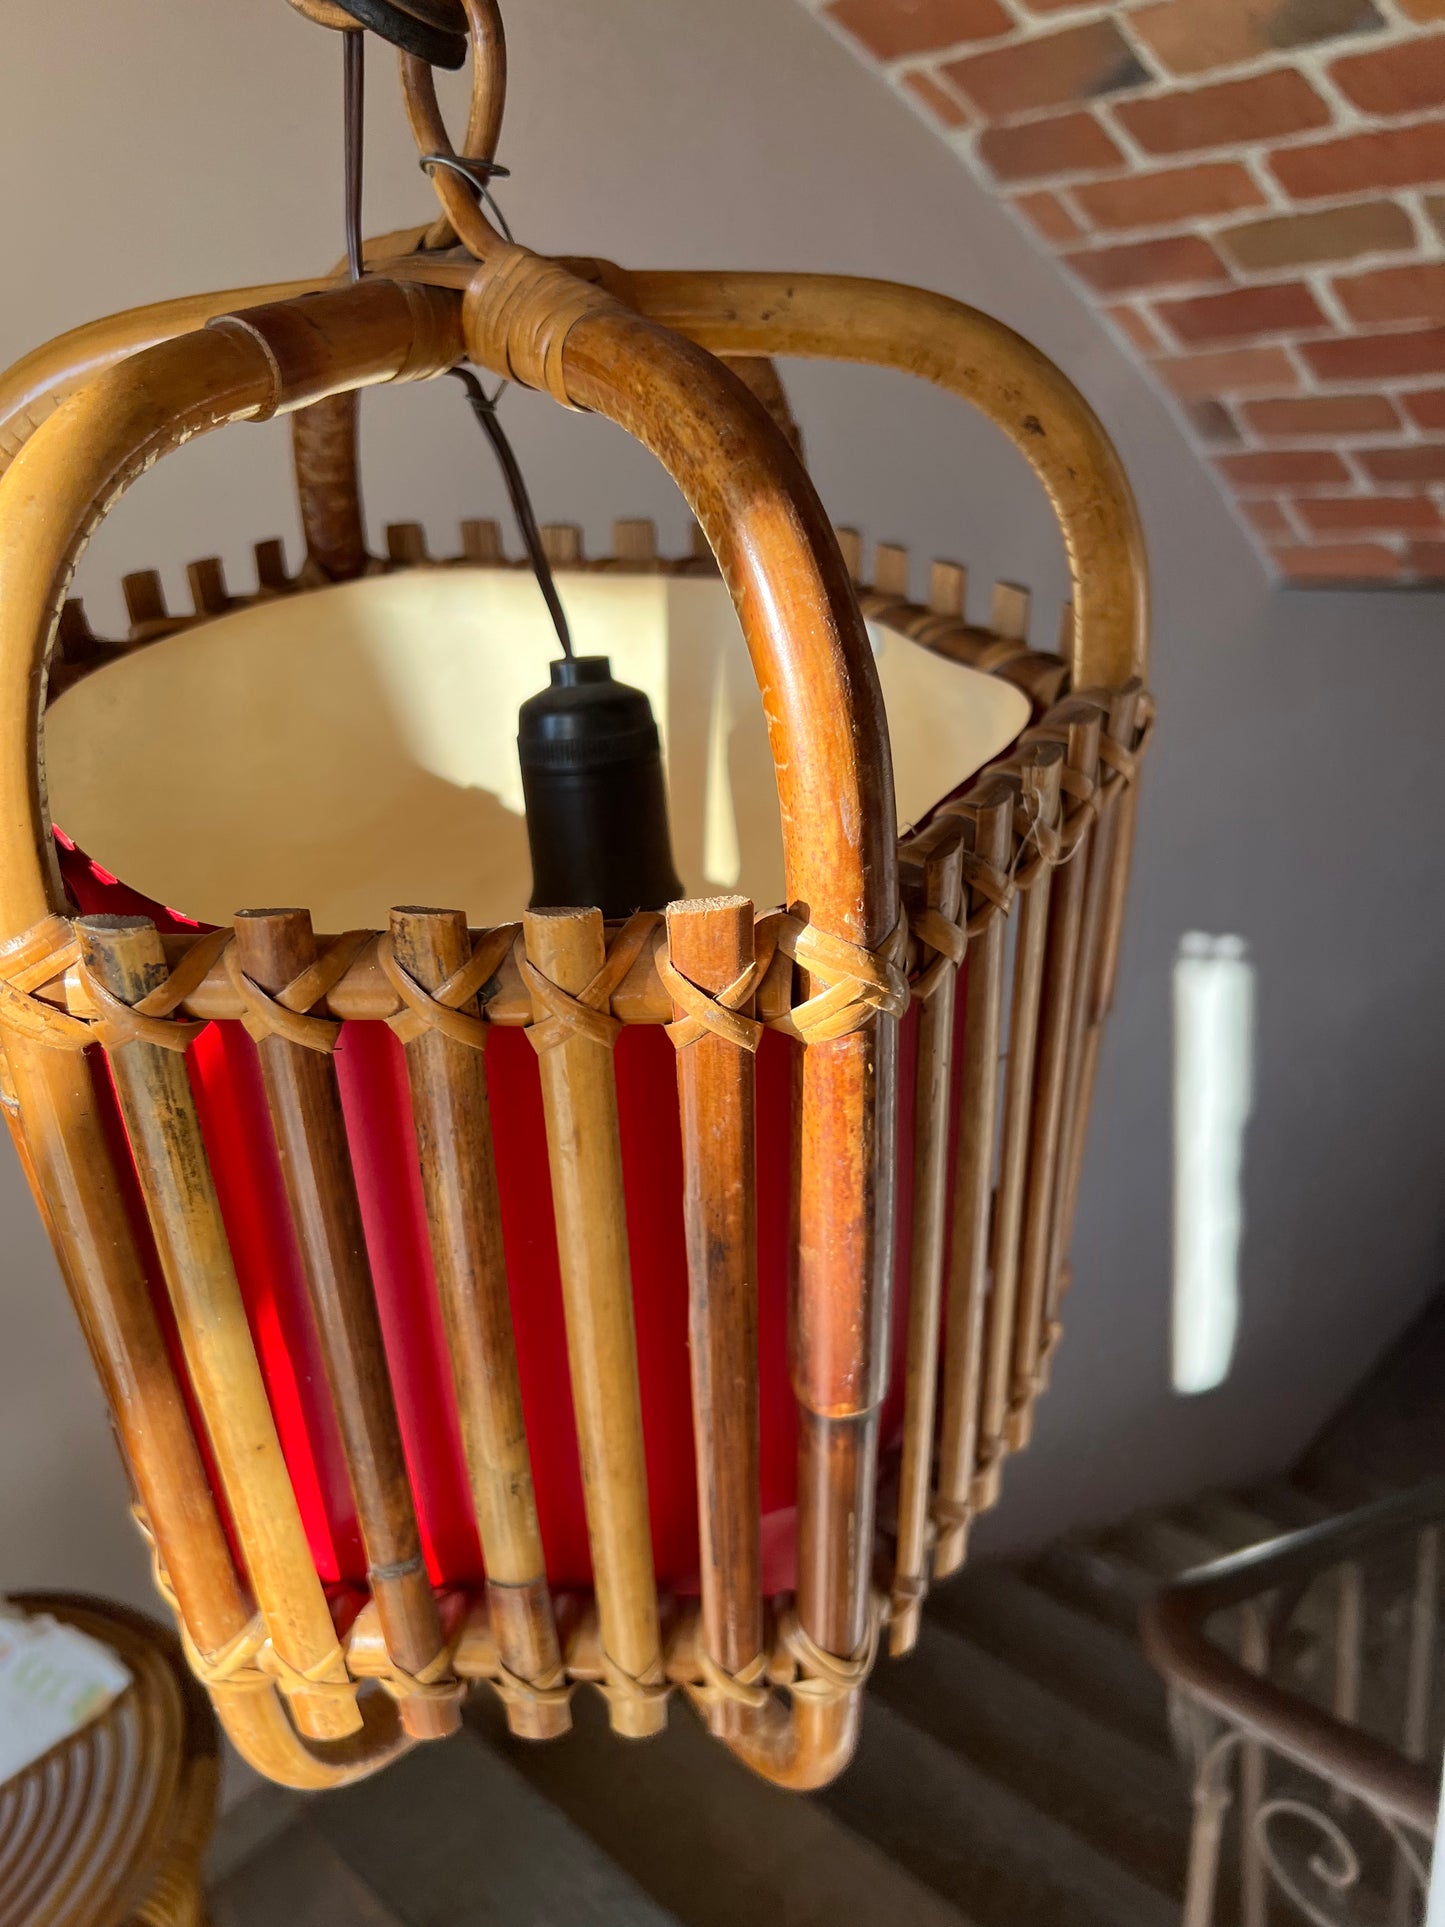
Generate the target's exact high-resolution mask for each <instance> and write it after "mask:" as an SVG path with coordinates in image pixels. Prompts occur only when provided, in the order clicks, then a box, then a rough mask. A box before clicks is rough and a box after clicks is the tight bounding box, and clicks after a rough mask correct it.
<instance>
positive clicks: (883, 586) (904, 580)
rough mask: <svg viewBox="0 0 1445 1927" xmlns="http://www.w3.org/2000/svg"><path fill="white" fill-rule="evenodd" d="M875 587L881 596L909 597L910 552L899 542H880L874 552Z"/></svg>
mask: <svg viewBox="0 0 1445 1927" xmlns="http://www.w3.org/2000/svg"><path fill="white" fill-rule="evenodd" d="M873 587H874V588H875V589H876V590H877V592H878V594H879V595H891V596H901V597H902V598H903V599H904V600H905V601H906V600H907V597H908V551H907V549H906V548H904V547H903V545H902V544H901V543H899V542H880V543H879V544H878V546H877V547H876V548H875V549H874V551H873Z"/></svg>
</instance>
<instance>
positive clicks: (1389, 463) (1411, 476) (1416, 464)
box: [1355, 442, 1445, 482]
mask: <svg viewBox="0 0 1445 1927" xmlns="http://www.w3.org/2000/svg"><path fill="white" fill-rule="evenodd" d="M1355 459H1356V461H1357V462H1358V463H1359V464H1360V466H1361V468H1363V469H1364V471H1365V473H1366V474H1367V475H1368V476H1369V477H1370V480H1371V481H1373V482H1445V442H1415V443H1411V444H1409V445H1407V446H1406V447H1404V448H1361V449H1357V450H1356V451H1355Z"/></svg>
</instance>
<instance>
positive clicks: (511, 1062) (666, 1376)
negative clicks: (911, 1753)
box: [57, 832, 963, 1593]
mask: <svg viewBox="0 0 1445 1927" xmlns="http://www.w3.org/2000/svg"><path fill="white" fill-rule="evenodd" d="M57 843H58V845H59V856H60V863H61V870H62V873H63V875H64V879H65V884H66V888H67V890H68V891H69V893H70V895H71V897H72V898H73V900H74V902H75V904H76V905H77V907H78V908H79V909H80V910H81V911H82V912H92V911H102V912H111V913H123V914H131V915H144V916H148V917H151V918H153V919H154V921H155V922H156V924H157V925H158V927H159V928H161V929H162V930H188V929H196V928H198V927H200V926H197V925H196V924H194V923H192V922H191V921H190V920H189V919H187V918H184V917H182V916H180V915H179V914H177V913H176V912H173V911H169V910H166V909H164V908H162V907H161V906H160V905H157V904H155V903H152V902H150V901H149V900H148V899H146V898H144V897H141V896H139V895H138V894H137V893H136V892H135V891H132V890H129V889H128V888H127V887H126V886H125V885H124V884H122V883H120V882H119V881H117V879H115V878H114V877H112V876H110V875H109V873H108V872H106V871H104V870H102V869H101V868H100V867H99V866H98V865H96V864H94V863H92V862H91V861H90V860H89V859H88V858H87V857H85V856H84V854H83V853H82V852H81V851H79V850H77V849H76V848H75V847H74V845H73V844H71V843H69V841H68V839H65V838H63V837H62V836H61V835H60V833H59V832H57ZM962 1005H963V998H962V996H960V998H959V1008H960V1023H961V1021H962ZM959 1042H960V1045H961V1034H960V1038H959ZM916 1045H917V1023H916V1018H915V1017H914V1016H913V1015H912V1014H910V1016H909V1017H908V1018H907V1019H905V1021H904V1023H903V1026H902V1038H901V1056H900V1075H899V1142H898V1159H897V1170H898V1224H899V1234H898V1248H897V1274H896V1284H897V1288H896V1290H895V1294H894V1347H893V1350H894V1369H893V1373H892V1380H891V1385H890V1392H889V1397H888V1401H887V1404H886V1405H885V1408H884V1413H883V1428H882V1429H883V1438H884V1440H885V1442H888V1441H893V1440H896V1437H897V1434H898V1430H899V1426H900V1423H901V1417H902V1398H903V1372H902V1369H901V1360H902V1355H903V1342H902V1341H903V1334H904V1331H905V1329H906V1322H907V1296H908V1258H909V1230H910V1216H911V1200H912V1168H913V1159H912V1139H913V1089H914V1076H915V1058H916ZM797 1049H798V1046H796V1045H793V1044H791V1043H789V1042H788V1041H787V1040H786V1039H784V1038H782V1037H779V1036H777V1035H775V1034H768V1035H766V1036H765V1037H764V1039H763V1042H762V1048H761V1049H760V1051H759V1053H758V1058H757V1080H758V1084H757V1089H758V1132H757V1139H758V1157H757V1187H758V1189H757V1205H758V1290H759V1306H758V1390H759V1408H760V1416H761V1494H760V1497H761V1505H762V1513H763V1549H764V1562H763V1563H764V1586H765V1589H766V1590H767V1591H768V1592H769V1593H776V1592H781V1591H786V1590H788V1589H790V1588H791V1587H792V1585H793V1583H794V1578H795V1569H796V1547H795V1536H796V1535H795V1532H794V1529H793V1526H794V1505H795V1500H796V1491H797V1472H796V1466H797V1414H796V1408H795V1405H794V1401H793V1396H792V1391H791V1386H790V1379H789V1372H788V1343H789V1334H788V1273H789V1262H790V1246H791V1177H790V1174H791V1168H792V1162H793V1115H792V1113H793V1058H794V1055H795V1053H796V1051H797ZM961 1055H962V1053H961V1048H960V1049H959V1050H958V1051H956V1052H955V1101H954V1107H953V1109H954V1118H955V1121H956V1116H957V1080H958V1076H959V1069H958V1066H959V1060H960V1058H961ZM486 1058H487V1077H488V1085H489V1102H490V1108H491V1114H492V1121H493V1127H494V1139H495V1146H496V1161H497V1179H498V1186H499V1191H500V1198H501V1217H502V1238H503V1244H504V1247H505V1251H506V1257H507V1270H508V1280H509V1285H510V1290H511V1300H512V1315H513V1321H514V1325H515V1331H516V1346H517V1360H518V1368H519V1372H520V1376H521V1384H522V1399H523V1407H524V1412H525V1416H526V1421H527V1433H528V1442H529V1445H530V1448H531V1454H532V1464H533V1474H534V1480H535V1485H536V1491H537V1502H538V1508H539V1513H540V1519H541V1527H542V1536H543V1542H544V1546H545V1549H546V1555H547V1570H548V1576H549V1578H550V1579H551V1581H552V1583H553V1584H554V1585H558V1586H563V1587H567V1586H581V1585H586V1584H588V1583H590V1580H591V1572H592V1566H591V1557H590V1553H589V1548H588V1540H587V1525H586V1514H585V1511H584V1507H583V1497H582V1478H581V1470H580V1465H579V1461H578V1453H577V1439H576V1430H575V1424H574V1419H573V1411H572V1399H571V1391H570V1385H569V1379H568V1370H567V1347H566V1329H565V1322H564V1318H563V1310H562V1293H561V1280H560V1275H559V1270H558V1261H557V1247H556V1236H555V1228H554V1220H553V1215H552V1199H551V1182H550V1176H549V1172H548V1164H547V1148H546V1133H545V1128H544V1123H543V1114H542V1098H541V1084H540V1078H539V1075H538V1065H537V1059H536V1054H535V1052H534V1051H533V1049H532V1047H531V1045H530V1043H529V1041H528V1039H527V1037H526V1035H525V1033H524V1032H522V1031H520V1030H510V1029H504V1028H502V1027H500V1026H498V1027H496V1028H494V1029H493V1030H492V1032H491V1033H490V1035H489V1038H488V1042H487V1052H486ZM335 1062H336V1068H337V1074H338V1078H339V1080H340V1085H341V1093H342V1103H343V1108H344V1112H345V1118H346V1129H347V1137H348V1141H349V1144H350V1149H351V1158H352V1166H353V1169H354V1172H355V1176H356V1184H357V1190H358V1194H359V1197H360V1201H361V1208H362V1217H363V1222H364V1226H365V1234H366V1242H367V1250H368V1254H369V1257H370V1262H371V1268H372V1276H373V1280H374V1283H375V1288H376V1296H377V1302H378V1306H379V1309H380V1314H381V1322H382V1329H383V1334H384V1339H385V1345H386V1352H387V1359H388V1363H389V1366H390V1371H391V1378H392V1385H393V1388H394V1392H395V1396H396V1402H397V1409H398V1414H399V1417H400V1422H401V1430H402V1438H403V1444H404V1448H405V1451H406V1456H407V1463H408V1467H409V1470H410V1474H411V1481H412V1486H413V1490H414V1493H415V1499H416V1506H417V1513H418V1519H419V1522H420V1527H421V1533H422V1541H423V1546H424V1550H425V1554H426V1559H427V1564H428V1567H429V1570H430V1572H431V1576H432V1578H433V1580H434V1582H436V1583H437V1584H438V1585H444V1586H448V1587H466V1586H474V1585H475V1584H476V1583H477V1582H478V1581H480V1579H481V1578H482V1577H483V1564H482V1555H481V1547H480V1544H479V1542H478V1537H477V1529H476V1522H475V1517H474V1514H473V1510H472V1505H471V1499H470V1493H469V1489H468V1483H467V1476H466V1466H465V1461H464V1458H463V1454H462V1445H461V1434H460V1426H459V1423H458V1418H457V1412H456V1402H455V1397H454V1393H453V1388H452V1381H451V1371H450V1363H449V1359H448V1355H447V1349H446V1342H445V1336H444V1333H443V1329H442V1323H441V1316H440V1310H439V1307H438V1304H437V1298H436V1290H435V1282H434V1278H433V1274H432V1267H431V1257H430V1251H429V1244H428V1236H427V1224H426V1212H425V1206H424V1203H423V1199H422V1192H421V1181H420V1175H419V1171H418V1163H417V1153H416V1143H415V1137H414V1134H413V1129H412V1118H411V1104H410V1098H409V1094H408V1090H407V1082H406V1071H405V1062H404V1056H403V1052H402V1049H401V1046H400V1045H399V1044H398V1043H397V1041H396V1039H395V1038H394V1037H393V1036H392V1034H391V1032H390V1030H389V1029H388V1028H387V1026H386V1025H384V1024H380V1023H347V1024H346V1025H344V1026H343V1029H342V1034H341V1039H340V1042H339V1044H338V1047H337V1051H336V1058H335ZM187 1063H188V1065H189V1068H190V1075H191V1083H192V1087H193V1089H194V1091H195V1094H196V1102H197V1109H198V1113H199V1116H200V1121H201V1129H202V1133H203V1136H204V1138H205V1142H206V1147H207V1151H208V1154H209V1157H210V1162H211V1168H212V1172H213V1174H214V1177H215V1181H216V1188H217V1193H218V1196H219V1199H220V1205H221V1212H222V1216H223V1218H224V1221H225V1225H226V1230H227V1234H228V1236H229V1239H230V1243H231V1250H232V1254H233V1257H234V1260H235V1266H236V1273H237V1278H238V1280H239V1283H240V1288H241V1293H242V1296H243V1299H244V1301H245V1305H246V1312H247V1316H248V1319H249V1321H250V1325H251V1330H252V1333H253V1336H254V1339H255V1344H256V1351H257V1356H258V1358H259V1360H260V1364H261V1370H262V1374H263V1376H264V1379H265V1383H266V1388H267V1392H268V1395H269V1397H270V1401H271V1407H272V1410H273V1412H274V1414H275V1418H276V1426H277V1432H278V1435H279V1437H280V1441H281V1447H282V1451H283V1453H284V1455H285V1459H286V1463H287V1466H288V1468H289V1470H290V1473H291V1479H292V1484H293V1486H294V1489H295V1492H296V1497H297V1502H298V1505H299V1507H300V1510H301V1515H302V1519H303V1522H304V1524H305V1528H306V1533H307V1538H308V1541H309V1544H310V1547H311V1551H312V1554H313V1556H314V1558H315V1561H316V1566H317V1571H318V1573H319V1574H320V1575H321V1577H322V1579H323V1580H324V1581H326V1582H327V1583H328V1585H331V1586H333V1587H341V1588H344V1589H346V1590H348V1591H349V1590H350V1589H351V1588H352V1587H359V1586H362V1585H364V1583H365V1578H366V1560H365V1553H364V1550H363V1547H362V1544H361V1536H360V1532H359V1530H358V1526H357V1519H356V1508H355V1503H354V1501H353V1498H352V1494H351V1488H350V1482H349V1480H348V1477H347V1472H346V1465H345V1460H344V1456H343V1453H342V1448H341V1440H340V1436H339V1433H338V1431H337V1427H336V1421H335V1417H334V1414H333V1411H332V1408H331V1400H330V1395H329V1392H328V1389H327V1385H326V1379H325V1373H324V1369H323V1366H322V1361H321V1355H320V1348H319V1344H318V1342H317V1337H316V1332H315V1327H314V1323H313V1320H312V1315H311V1309H310V1305H309V1302H308V1299H307V1293H306V1284H305V1278H304V1275H303V1272H302V1268H301V1260H300V1254H299V1251H298V1249H297V1246H296V1240H295V1236H294V1233H293V1231H292V1227H291V1222H290V1216H289V1212H288V1209H287V1205H286V1198H285V1192H284V1188H283V1185H282V1179H281V1170H280V1162H279V1158H278V1155H277V1152H276V1148H275V1144H274V1140H273V1138H272V1135H271V1128H270V1120H269V1117H268V1114H267V1108H266V1100H265V1093H264V1091H263V1089H262V1084H261V1076H260V1066H259V1063H258V1060H257V1055H256V1049H255V1046H254V1044H253V1043H252V1041H251V1039H250V1038H249V1037H248V1036H247V1034H246V1032H245V1031H244V1029H243V1028H242V1027H241V1025H240V1024H239V1023H232V1022H224V1023H216V1024H212V1025H210V1026H209V1027H208V1028H207V1029H206V1030H205V1031H204V1032H203V1033H202V1034H201V1036H200V1037H199V1038H198V1039H197V1041H196V1043H195V1044H194V1045H193V1047H192V1048H191V1050H190V1052H189V1053H188V1056H187ZM616 1071H617V1099H618V1113H619V1121H620V1125H621V1137H622V1152H623V1179H624V1189H625V1194H626V1207H627V1222H628V1235H629V1242H630V1247H631V1257H632V1283H633V1302H634V1309H635V1315H636V1326H637V1356H638V1372H639V1378H640V1381H641V1390H642V1408H643V1428H644V1435H645V1444H646V1455H647V1478H648V1495H649V1504H650V1511H651V1519H652V1537H653V1553H654V1558H655V1561H656V1565H657V1571H658V1575H659V1582H660V1583H661V1584H662V1585H663V1586H664V1587H665V1588H667V1589H669V1590H672V1591H674V1592H681V1593H691V1592H696V1590H697V1584H698V1581H697V1572H698V1528H697V1468H696V1458H695V1452H694V1442H693V1431H692V1406H691V1390H690V1381H689V1370H688V1342H687V1321H688V1308H687V1298H688V1285H687V1257H686V1242H685V1234H684V1225H683V1202H682V1201H683V1169H682V1144H681V1129H680V1123H679V1118H678V1106H677V1083H676V1057H675V1052H674V1049H673V1046H672V1043H671V1040H670V1039H669V1038H668V1036H667V1035H666V1033H665V1032H664V1031H663V1030H662V1029H661V1028H657V1027H653V1026H632V1027H629V1028H628V1029H627V1030H626V1031H624V1033H623V1035H622V1037H621V1039H620V1040H619V1043H618V1046H617V1050H616ZM98 1082H101V1083H105V1082H107V1080H106V1079H105V1077H104V1072H103V1071H102V1072H101V1073H100V1075H99V1078H98ZM105 1095H106V1097H107V1099H108V1100H109V1101H108V1103H107V1111H108V1115H109V1117H110V1122H111V1128H112V1131H113V1133H114V1134H115V1138H116V1142H117V1143H118V1144H124V1133H123V1128H122V1126H121V1124H120V1120H119V1117H118V1114H116V1112H115V1107H114V1102H113V1098H112V1097H111V1095H110V1093H109V1092H108V1090H107V1091H106V1092H105ZM127 1148H128V1147H127ZM127 1162H128V1159H127ZM132 1190H133V1193H134V1194H133V1196H132V1215H133V1216H134V1217H135V1218H136V1222H137V1235H138V1237H139V1239H140V1248H141V1251H142V1254H143V1256H144V1258H145V1261H146V1264H147V1267H148V1274H149V1276H150V1279H151V1283H152V1292H153V1295H154V1297H155V1301H156V1304H157V1307H158V1309H159V1310H160V1312H161V1315H162V1318H163V1321H164V1323H165V1326H166V1329H167V1330H168V1331H169V1332H170V1334H171V1339H172V1349H173V1354H174V1356H175V1358H176V1361H177V1367H178V1370H179V1371H180V1372H181V1375H182V1378H183V1379H184V1366H183V1363H182V1361H181V1357H180V1350H179V1345H178V1343H177V1342H176V1340H175V1334H174V1322H173V1320H172V1318H171V1316H170V1310H169V1306H168V1304H167V1302H166V1293H165V1289H164V1284H163V1281H162V1279H161V1274H160V1268H159V1264H158V1262H157V1260H156V1257H155V1250H154V1244H153V1242H152V1240H151V1237H150V1233H149V1229H148V1227H147V1226H146V1224H145V1221H144V1212H143V1209H142V1208H141V1206H140V1202H139V1195H138V1191H135V1190H134V1187H132ZM194 1417H195V1413H194V1405H193V1419H194ZM197 1434H198V1437H202V1436H203V1434H202V1432H201V1429H200V1427H199V1425H197ZM212 1483H213V1485H214V1484H215V1480H214V1475H213V1480H212Z"/></svg>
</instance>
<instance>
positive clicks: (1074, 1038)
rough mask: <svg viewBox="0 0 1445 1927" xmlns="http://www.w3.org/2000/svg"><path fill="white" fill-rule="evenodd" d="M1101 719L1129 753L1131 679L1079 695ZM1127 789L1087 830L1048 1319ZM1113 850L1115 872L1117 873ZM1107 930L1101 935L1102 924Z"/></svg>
mask: <svg viewBox="0 0 1445 1927" xmlns="http://www.w3.org/2000/svg"><path fill="white" fill-rule="evenodd" d="M1084 695H1085V698H1086V699H1087V700H1088V701H1091V702H1092V703H1093V704H1094V706H1095V707H1096V708H1098V709H1099V710H1100V711H1101V713H1102V715H1103V719H1104V720H1103V733H1104V735H1105V736H1106V737H1107V738H1108V740H1109V741H1110V742H1113V743H1116V744H1118V745H1119V746H1120V747H1121V748H1123V749H1126V750H1128V749H1132V748H1133V746H1134V741H1135V737H1136V735H1137V733H1138V717H1139V706H1140V703H1141V701H1142V698H1143V685H1142V684H1141V683H1140V682H1139V681H1138V680H1137V678H1136V679H1134V680H1132V681H1130V682H1128V683H1126V684H1125V685H1124V687H1123V688H1122V689H1118V690H1112V691H1104V690H1101V691H1097V692H1092V691H1090V692H1084ZM1137 788H1138V785H1137V784H1134V783H1131V784H1129V785H1128V786H1127V787H1126V788H1125V789H1124V790H1123V792H1122V794H1117V793H1116V795H1115V797H1114V800H1113V801H1112V803H1111V804H1110V805H1109V806H1108V807H1107V808H1106V809H1105V810H1104V812H1103V814H1102V815H1101V816H1100V818H1099V820H1098V822H1097V824H1096V825H1095V826H1094V833H1093V839H1092V848H1091V850H1090V853H1089V875H1088V879H1087V883H1086V887H1085V892H1084V910H1083V919H1082V927H1081V930H1080V936H1079V968H1078V976H1077V981H1076V983H1075V990H1074V1013H1073V1023H1072V1027H1071V1033H1070V1037H1069V1046H1068V1069H1067V1072H1066V1075H1065V1081H1064V1116H1063V1136H1062V1142H1061V1146H1060V1152H1059V1194H1058V1201H1057V1203H1056V1205H1055V1208H1054V1231H1053V1238H1052V1246H1051V1250H1050V1254H1049V1306H1050V1315H1052V1314H1053V1313H1054V1312H1055V1311H1056V1310H1057V1308H1058V1303H1059V1299H1060V1297H1061V1295H1062V1291H1063V1283H1064V1277H1065V1266H1066V1264H1067V1262H1068V1254H1069V1240H1070V1237H1071V1236H1072V1232H1073V1223H1074V1210H1075V1207H1076V1205H1077V1202H1078V1192H1079V1178H1080V1174H1081V1171H1082V1169H1083V1161H1084V1138H1085V1135H1086V1132H1087V1130H1088V1119H1089V1108H1090V1105H1091V1103H1092V1100H1093V1090H1094V1072H1095V1068H1096V1066H1097V1063H1098V1051H1099V1040H1100V1035H1101V1032H1102V1028H1103V1024H1104V1020H1105V1018H1106V1017H1107V1015H1108V1008H1109V1003H1110V1001H1111V1000H1112V997H1113V968H1114V960H1115V958H1116V957H1117V955H1118V935H1117V927H1118V922H1119V919H1120V918H1122V915H1123V909H1124V898H1125V895H1126V892H1127V882H1128V856H1127V851H1128V846H1129V843H1130V842H1131V841H1132V837H1133V816H1134V806H1133V801H1132V799H1133V797H1134V794H1135V791H1136V790H1137ZM1121 845H1122V848H1123V850H1124V856H1123V858H1122V863H1123V873H1122V876H1121V875H1120V865H1121V857H1120V850H1121ZM1111 922H1112V923H1113V925H1114V931H1113V933H1112V934H1109V933H1108V932H1107V930H1106V926H1107V925H1109V924H1110V923H1111Z"/></svg>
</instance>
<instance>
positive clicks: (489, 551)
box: [461, 516, 507, 568]
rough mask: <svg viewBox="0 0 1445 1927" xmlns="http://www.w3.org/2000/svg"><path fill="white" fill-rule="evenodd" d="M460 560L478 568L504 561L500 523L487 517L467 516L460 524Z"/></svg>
mask: <svg viewBox="0 0 1445 1927" xmlns="http://www.w3.org/2000/svg"><path fill="white" fill-rule="evenodd" d="M461 536H462V560H463V561H464V562H470V563H474V564H475V565H476V566H477V567H478V568H486V567H487V566H488V565H491V566H496V565H497V564H499V563H502V562H505V561H506V559H507V558H506V556H505V554H504V553H503V551H502V531H501V526H500V524H498V523H496V522H494V521H492V520H491V519H490V518H489V517H479V516H469V517H468V518H467V520H466V521H464V522H463V523H462V525H461Z"/></svg>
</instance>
